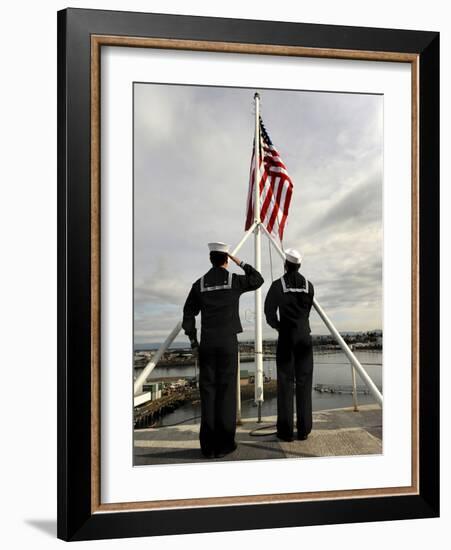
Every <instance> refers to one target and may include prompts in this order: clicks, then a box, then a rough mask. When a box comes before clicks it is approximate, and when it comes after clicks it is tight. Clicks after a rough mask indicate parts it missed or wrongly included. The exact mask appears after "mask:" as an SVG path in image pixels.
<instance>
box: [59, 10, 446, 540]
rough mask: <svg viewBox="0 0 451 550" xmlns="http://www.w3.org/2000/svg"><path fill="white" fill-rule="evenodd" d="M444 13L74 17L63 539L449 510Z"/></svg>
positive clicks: (65, 200) (62, 235) (62, 284)
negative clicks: (408, 19)
mask: <svg viewBox="0 0 451 550" xmlns="http://www.w3.org/2000/svg"><path fill="white" fill-rule="evenodd" d="M438 165H439V35H438V33H434V32H426V31H412V30H393V29H377V28H358V27H345V26H343V27H339V26H329V25H314V24H303V23H282V22H271V21H254V20H239V19H219V18H208V17H192V16H173V15H161V14H148V13H131V12H112V11H100V10H84V9H67V10H63V11H61V12H59V13H58V216H59V217H58V245H59V248H58V265H59V279H58V280H59V283H58V284H59V286H58V295H59V305H58V308H59V309H58V317H59V321H58V331H59V333H58V344H59V348H58V357H59V363H58V537H59V538H61V539H64V540H87V539H100V538H118V537H133V536H151V535H162V534H176V533H194V532H211V531H226V530H240V529H258V528H273V527H274V528H276V527H289V526H302V525H313V524H329V523H345V522H362V521H381V520H388V519H409V518H426V517H435V516H438V514H439V418H438V414H439V351H438V349H439V347H438V338H439V336H438V335H439V330H438V329H439V290H438V288H439V285H438V277H439V275H438V273H439V246H438V243H439V237H438V235H439V220H438V211H439V168H438Z"/></svg>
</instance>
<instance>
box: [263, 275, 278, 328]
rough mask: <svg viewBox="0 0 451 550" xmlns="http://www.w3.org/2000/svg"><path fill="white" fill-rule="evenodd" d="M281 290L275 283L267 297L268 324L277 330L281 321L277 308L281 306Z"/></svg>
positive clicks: (266, 314)
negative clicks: (279, 290) (278, 289)
mask: <svg viewBox="0 0 451 550" xmlns="http://www.w3.org/2000/svg"><path fill="white" fill-rule="evenodd" d="M279 294H280V293H279V292H278V291H277V288H276V285H275V284H274V283H273V284H272V285H271V286H270V287H269V290H268V294H267V295H266V299H265V317H266V322H267V323H268V325H269V326H270V327H272V328H274V329H276V330H279V327H280V321H279V318H278V317H277V309H278V307H279Z"/></svg>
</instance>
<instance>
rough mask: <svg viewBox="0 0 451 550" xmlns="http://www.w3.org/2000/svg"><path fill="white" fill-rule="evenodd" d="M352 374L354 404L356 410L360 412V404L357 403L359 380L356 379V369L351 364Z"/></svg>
mask: <svg viewBox="0 0 451 550" xmlns="http://www.w3.org/2000/svg"><path fill="white" fill-rule="evenodd" d="M351 375H352V402H353V404H354V412H358V410H359V404H358V403H357V382H356V379H355V369H354V367H353V366H352V364H351Z"/></svg>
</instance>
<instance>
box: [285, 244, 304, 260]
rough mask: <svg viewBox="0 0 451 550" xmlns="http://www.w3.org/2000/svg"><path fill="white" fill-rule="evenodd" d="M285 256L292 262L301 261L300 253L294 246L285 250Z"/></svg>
mask: <svg viewBox="0 0 451 550" xmlns="http://www.w3.org/2000/svg"><path fill="white" fill-rule="evenodd" d="M285 258H286V259H287V260H288V261H289V262H291V263H292V264H300V263H301V261H302V255H301V254H300V253H299V252H298V251H297V250H295V249H294V248H287V249H286V250H285Z"/></svg>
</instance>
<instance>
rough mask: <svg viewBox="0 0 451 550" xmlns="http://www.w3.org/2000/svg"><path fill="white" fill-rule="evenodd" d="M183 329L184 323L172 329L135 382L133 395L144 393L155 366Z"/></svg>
mask: <svg viewBox="0 0 451 550" xmlns="http://www.w3.org/2000/svg"><path fill="white" fill-rule="evenodd" d="M181 329H182V321H179V322H178V323H177V324H176V326H175V327H174V328H173V329H172V332H171V333H170V334H169V336H168V337H167V338H166V340H165V341H164V342H163V343H162V344H161V346H160V347H159V348H158V351H157V353H156V354H155V355H154V356H153V357H152V359H151V360H150V361H149V363H147V365H146V366H145V367H144V369H143V371H142V372H141V374H140V375H139V376H138V378H137V379H136V380H135V383H134V385H133V395H137V394H138V393H141V392H142V387H143V384H144V383H145V381H146V380H147V378H148V377H149V375H150V373H151V372H152V371H153V369H154V368H155V365H156V364H157V363H158V361H159V360H160V359H161V357H162V356H163V353H164V352H165V351H166V350H167V349H168V347H169V346H170V345H171V344H172V342H173V341H174V340H175V338H176V336H177V334H178V333H179V332H180V330H181Z"/></svg>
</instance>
